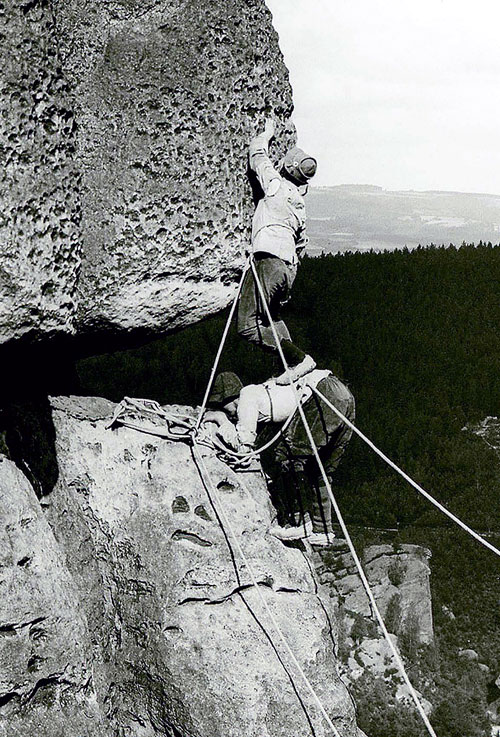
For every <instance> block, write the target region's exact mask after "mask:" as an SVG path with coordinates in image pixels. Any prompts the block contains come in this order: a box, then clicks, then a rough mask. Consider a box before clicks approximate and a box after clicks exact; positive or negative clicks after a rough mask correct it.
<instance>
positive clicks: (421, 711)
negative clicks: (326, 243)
mask: <svg viewBox="0 0 500 737" xmlns="http://www.w3.org/2000/svg"><path fill="white" fill-rule="evenodd" d="M250 263H251V267H252V271H253V275H254V279H255V283H256V284H257V288H258V290H259V294H260V297H261V300H262V303H263V305H264V308H265V310H266V314H267V319H268V321H269V324H270V326H271V330H272V331H273V336H274V340H275V342H276V347H277V349H278V353H279V354H280V358H281V360H282V362H283V366H284V368H285V371H286V375H287V377H288V380H289V382H290V386H291V387H292V390H293V392H294V397H295V402H296V404H297V409H298V411H299V413H300V416H301V418H302V422H303V423H304V428H305V431H306V433H307V437H308V438H309V442H310V444H311V449H312V451H313V453H314V456H315V458H316V462H317V464H318V467H319V470H320V472H321V475H322V477H323V481H324V483H325V486H326V489H327V492H328V496H329V497H330V501H331V503H332V505H333V508H334V510H335V513H336V515H337V518H338V520H339V523H340V526H341V528H342V532H343V534H344V536H345V539H346V541H347V544H348V546H349V550H350V551H351V555H352V557H353V559H354V562H355V564H356V568H357V569H358V572H359V575H360V578H361V581H362V583H363V586H364V589H365V591H366V593H367V596H368V599H369V600H370V604H371V606H372V611H373V612H374V614H375V616H376V618H377V620H378V623H379V625H380V628H381V630H382V632H383V633H384V636H385V638H386V640H387V643H388V645H389V647H390V649H391V651H392V654H393V655H394V658H395V660H396V663H397V664H398V667H399V670H400V672H401V675H402V676H403V679H404V681H405V683H406V685H407V686H408V690H409V692H410V694H411V697H412V699H413V701H414V703H415V706H416V708H417V711H418V712H419V714H420V716H421V718H422V721H423V722H424V724H425V726H426V728H427V731H428V732H429V734H430V735H431V737H437V735H436V733H435V732H434V729H433V727H432V724H431V723H430V721H429V719H428V717H427V714H426V713H425V711H424V708H423V706H422V704H421V703H420V699H419V698H418V696H417V693H416V691H415V689H414V688H413V685H412V683H411V681H410V679H409V678H408V674H407V673H406V669H405V667H404V664H403V661H402V660H401V656H400V654H399V652H398V651H397V649H396V647H395V645H394V643H393V642H392V640H391V638H390V636H389V632H388V630H387V628H386V626H385V624H384V620H383V619H382V615H381V613H380V610H379V608H378V606H377V603H376V601H375V597H374V596H373V594H372V591H371V588H370V584H369V583H368V579H367V577H366V575H365V572H364V570H363V566H362V565H361V561H360V560H359V558H358V555H357V553H356V549H355V547H354V544H353V542H352V540H351V536H350V535H349V531H348V529H347V527H346V524H345V522H344V519H343V517H342V514H341V511H340V508H339V506H338V504H337V500H336V499H335V496H334V494H333V491H332V487H331V485H330V481H329V480H328V476H327V474H326V471H325V468H324V466H323V463H322V462H321V458H320V457H319V453H318V449H317V447H316V443H315V442H314V438H313V436H312V433H311V428H310V427H309V423H308V422H307V419H306V416H305V413H304V410H303V408H302V405H301V403H300V399H299V394H298V392H297V388H296V386H295V384H294V383H293V381H292V380H291V375H290V368H289V366H288V364H287V362H286V359H285V356H284V354H283V349H282V347H281V343H280V340H279V337H278V334H277V332H276V328H275V326H274V322H273V319H272V316H271V313H270V311H269V307H268V304H267V302H266V299H265V295H264V291H263V289H262V285H261V283H260V280H259V277H258V275H257V270H256V268H255V265H254V263H253V261H251V262H250Z"/></svg>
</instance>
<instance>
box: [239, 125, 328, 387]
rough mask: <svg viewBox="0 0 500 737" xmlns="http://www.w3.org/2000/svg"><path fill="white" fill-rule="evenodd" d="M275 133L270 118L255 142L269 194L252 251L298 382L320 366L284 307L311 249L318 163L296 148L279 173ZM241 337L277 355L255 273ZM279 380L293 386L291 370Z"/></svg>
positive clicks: (243, 302)
mask: <svg viewBox="0 0 500 737" xmlns="http://www.w3.org/2000/svg"><path fill="white" fill-rule="evenodd" d="M274 130H275V129H274V122H273V121H272V120H271V119H269V118H268V119H267V120H266V124H265V128H264V132H263V133H261V134H260V135H258V136H256V137H255V138H253V139H252V141H251V142H250V147H249V158H250V168H251V169H252V171H253V172H254V173H255V175H256V177H257V180H258V182H259V185H260V188H261V190H262V194H263V196H262V198H261V199H260V200H259V201H258V203H257V206H256V209H255V213H254V217H253V225H252V246H251V252H252V254H253V258H254V263H255V268H256V271H257V274H258V278H259V281H260V284H261V285H262V291H263V293H264V295H265V301H266V303H267V307H268V308H269V312H270V314H271V317H272V320H273V323H274V327H275V329H276V332H277V334H278V337H279V339H280V343H281V348H282V350H283V353H284V356H285V359H286V361H287V363H288V365H289V367H290V369H291V378H292V380H295V379H298V378H300V377H301V376H304V375H305V374H306V373H307V372H308V371H311V370H312V369H313V368H314V367H315V365H316V364H315V362H314V360H313V358H311V356H309V355H306V353H304V351H302V350H301V349H300V348H298V347H297V346H296V345H294V343H292V340H291V337H290V333H289V331H288V328H287V326H286V325H285V323H284V322H283V320H282V319H281V318H280V309H281V307H282V306H283V305H284V304H285V303H286V302H287V301H288V300H289V299H290V292H291V289H292V284H293V282H294V280H295V276H296V274H297V265H298V262H299V257H300V255H301V254H302V252H303V250H304V249H305V247H306V245H307V237H306V235H305V205H304V196H305V194H306V192H307V186H308V182H309V179H311V177H312V176H314V174H315V172H316V167H317V163H316V160H315V159H314V158H313V157H312V156H308V155H307V154H306V153H304V151H302V149H300V148H298V147H297V146H295V147H294V148H292V149H290V150H289V151H288V153H287V154H286V155H285V157H284V159H283V160H282V161H281V163H280V165H279V171H278V170H277V169H275V168H274V166H273V164H272V162H271V160H270V158H269V142H270V140H271V139H272V138H273V136H274ZM238 333H239V335H240V336H241V337H243V338H245V339H246V340H249V341H250V342H252V343H256V344H258V345H260V346H262V347H263V348H264V349H267V350H271V351H277V346H276V342H275V340H274V336H273V331H272V328H271V326H270V324H269V320H268V317H267V314H266V310H265V306H264V305H263V304H262V300H261V297H260V293H259V289H258V286H257V284H256V283H255V279H254V276H253V273H252V271H251V270H249V271H248V273H247V275H246V277H245V280H244V282H243V286H242V290H241V295H240V300H239V304H238ZM276 381H277V383H278V384H280V383H281V384H286V383H288V378H287V375H286V372H285V373H283V374H281V375H280V376H279V377H278V378H277V380H276Z"/></svg>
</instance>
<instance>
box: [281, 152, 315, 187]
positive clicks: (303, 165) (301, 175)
mask: <svg viewBox="0 0 500 737" xmlns="http://www.w3.org/2000/svg"><path fill="white" fill-rule="evenodd" d="M283 165H284V167H285V170H286V171H287V173H288V175H289V176H290V177H292V179H294V180H295V181H296V182H298V183H299V184H307V182H308V181H309V179H311V177H313V176H314V175H315V174H316V169H317V168H318V163H317V161H316V159H315V158H313V157H312V156H309V154H306V153H305V151H303V150H302V149H301V148H299V147H298V146H294V148H291V149H290V151H288V152H287V154H286V156H285V158H284V160H283Z"/></svg>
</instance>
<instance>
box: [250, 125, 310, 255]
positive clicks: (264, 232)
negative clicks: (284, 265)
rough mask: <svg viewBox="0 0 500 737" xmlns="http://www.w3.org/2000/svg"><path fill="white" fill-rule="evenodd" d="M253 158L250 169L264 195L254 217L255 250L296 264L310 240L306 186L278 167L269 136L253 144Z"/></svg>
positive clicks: (262, 137)
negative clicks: (293, 179)
mask: <svg viewBox="0 0 500 737" xmlns="http://www.w3.org/2000/svg"><path fill="white" fill-rule="evenodd" d="M249 156H250V167H251V169H252V170H253V171H254V172H255V174H256V176H257V179H258V181H259V184H260V186H261V188H262V191H263V193H264V197H263V198H262V199H261V200H259V202H258V203H257V207H256V209H255V214H254V217H253V225H252V251H253V253H269V254H271V255H273V256H278V258H281V259H282V260H283V261H286V262H288V263H290V264H296V263H297V261H298V255H300V253H301V251H303V250H304V248H305V247H306V245H307V240H308V239H307V237H306V235H305V226H306V210H305V205H304V198H303V194H304V193H305V187H304V186H300V185H297V186H296V185H295V184H293V182H290V181H289V180H288V179H285V178H284V177H282V176H281V174H280V173H279V172H278V171H277V170H276V169H275V168H274V166H273V164H272V162H271V160H270V158H269V155H268V143H267V139H266V138H265V136H263V135H260V136H256V137H255V138H254V139H253V140H252V141H251V142H250V148H249Z"/></svg>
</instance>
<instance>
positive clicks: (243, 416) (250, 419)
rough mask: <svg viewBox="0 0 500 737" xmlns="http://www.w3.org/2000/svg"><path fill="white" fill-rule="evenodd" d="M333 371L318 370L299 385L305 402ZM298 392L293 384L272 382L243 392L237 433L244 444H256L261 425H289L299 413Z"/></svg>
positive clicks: (251, 386) (254, 386)
mask: <svg viewBox="0 0 500 737" xmlns="http://www.w3.org/2000/svg"><path fill="white" fill-rule="evenodd" d="M330 373H331V372H330V371H328V370H321V369H315V370H314V371H310V372H309V373H308V374H306V375H305V376H303V377H302V378H301V379H299V380H298V381H296V382H295V386H296V388H297V391H298V394H299V397H300V398H301V400H302V403H304V402H306V401H307V400H308V399H309V397H310V396H311V395H312V388H313V387H314V388H315V387H316V386H317V385H318V384H319V382H320V381H321V380H322V379H325V378H326V377H327V376H328V375H329V374H330ZM296 407H297V405H296V402H295V393H294V391H293V389H292V387H291V386H290V384H285V385H284V386H281V385H278V384H276V382H274V381H273V380H272V379H271V380H269V381H266V382H264V383H263V384H248V386H244V387H243V389H242V390H241V391H240V398H239V402H238V423H237V425H236V431H237V433H238V438H239V441H240V443H242V444H243V445H253V444H254V443H255V438H256V436H257V424H258V423H259V422H276V423H282V422H285V421H286V420H287V419H288V418H289V416H290V415H291V414H293V413H294V412H295V410H296Z"/></svg>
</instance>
